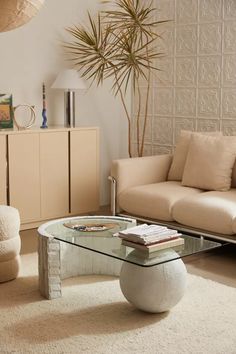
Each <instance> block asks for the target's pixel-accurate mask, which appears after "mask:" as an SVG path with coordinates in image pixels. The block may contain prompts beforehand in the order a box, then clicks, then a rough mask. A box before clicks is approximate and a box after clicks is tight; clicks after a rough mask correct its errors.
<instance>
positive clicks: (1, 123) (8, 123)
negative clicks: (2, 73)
mask: <svg viewBox="0 0 236 354" xmlns="http://www.w3.org/2000/svg"><path fill="white" fill-rule="evenodd" d="M13 116H14V114H13V107H12V95H11V94H9V95H8V94H0V129H9V128H13Z"/></svg>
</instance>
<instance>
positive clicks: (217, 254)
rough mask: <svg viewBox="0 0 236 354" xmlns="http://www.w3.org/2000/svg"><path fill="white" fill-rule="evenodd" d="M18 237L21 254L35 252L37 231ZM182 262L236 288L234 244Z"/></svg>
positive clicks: (208, 276) (235, 249) (193, 271)
mask: <svg viewBox="0 0 236 354" xmlns="http://www.w3.org/2000/svg"><path fill="white" fill-rule="evenodd" d="M20 235H21V241H22V247H21V254H27V253H32V252H35V251H37V229H32V230H25V231H21V232H20ZM184 262H185V264H186V266H187V269H188V272H190V273H192V274H196V275H199V276H202V277H204V278H207V279H211V280H214V281H217V282H220V283H222V284H225V285H228V286H232V287H236V244H230V245H227V246H224V247H221V248H219V249H216V250H212V251H208V252H205V253H202V254H199V255H195V256H191V257H186V258H184Z"/></svg>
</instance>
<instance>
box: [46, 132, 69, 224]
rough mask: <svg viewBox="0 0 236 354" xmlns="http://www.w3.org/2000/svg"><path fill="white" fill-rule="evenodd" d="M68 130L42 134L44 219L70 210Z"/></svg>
mask: <svg viewBox="0 0 236 354" xmlns="http://www.w3.org/2000/svg"><path fill="white" fill-rule="evenodd" d="M68 156H69V155H68V132H49V133H47V134H40V190H41V217H42V218H43V219H47V218H54V217H59V216H61V215H67V214H68V211H69V161H68Z"/></svg>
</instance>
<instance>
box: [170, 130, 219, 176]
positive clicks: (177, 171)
mask: <svg viewBox="0 0 236 354" xmlns="http://www.w3.org/2000/svg"><path fill="white" fill-rule="evenodd" d="M196 134H204V135H213V136H218V135H222V133H221V132H206V133H202V132H192V131H188V130H181V132H180V136H179V139H178V141H177V144H176V148H175V152H174V155H173V160H172V164H171V166H170V170H169V173H168V181H182V177H183V172H184V166H185V162H186V158H187V155H188V149H189V143H190V140H191V137H192V136H193V135H196Z"/></svg>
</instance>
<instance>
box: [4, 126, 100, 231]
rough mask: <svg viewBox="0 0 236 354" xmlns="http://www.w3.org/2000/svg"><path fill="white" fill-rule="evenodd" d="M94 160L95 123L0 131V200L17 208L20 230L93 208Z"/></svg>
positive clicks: (95, 206) (96, 144) (96, 191)
mask: <svg viewBox="0 0 236 354" xmlns="http://www.w3.org/2000/svg"><path fill="white" fill-rule="evenodd" d="M98 161H99V131H98V129H97V128H60V129H59V128H57V129H56V128H54V129H47V130H40V129H35V130H33V129H32V130H24V131H12V132H6V133H0V203H2V204H7V203H8V204H9V205H12V206H14V207H16V208H17V209H18V210H19V212H20V216H21V223H22V229H26V228H30V227H36V226H37V225H38V224H40V223H42V222H43V221H45V220H49V219H53V218H60V217H64V216H71V215H78V214H80V213H86V212H91V211H96V210H98V208H99V162H98ZM6 165H7V167H6ZM7 182H8V185H7ZM7 193H8V195H7ZM7 196H8V198H7Z"/></svg>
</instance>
